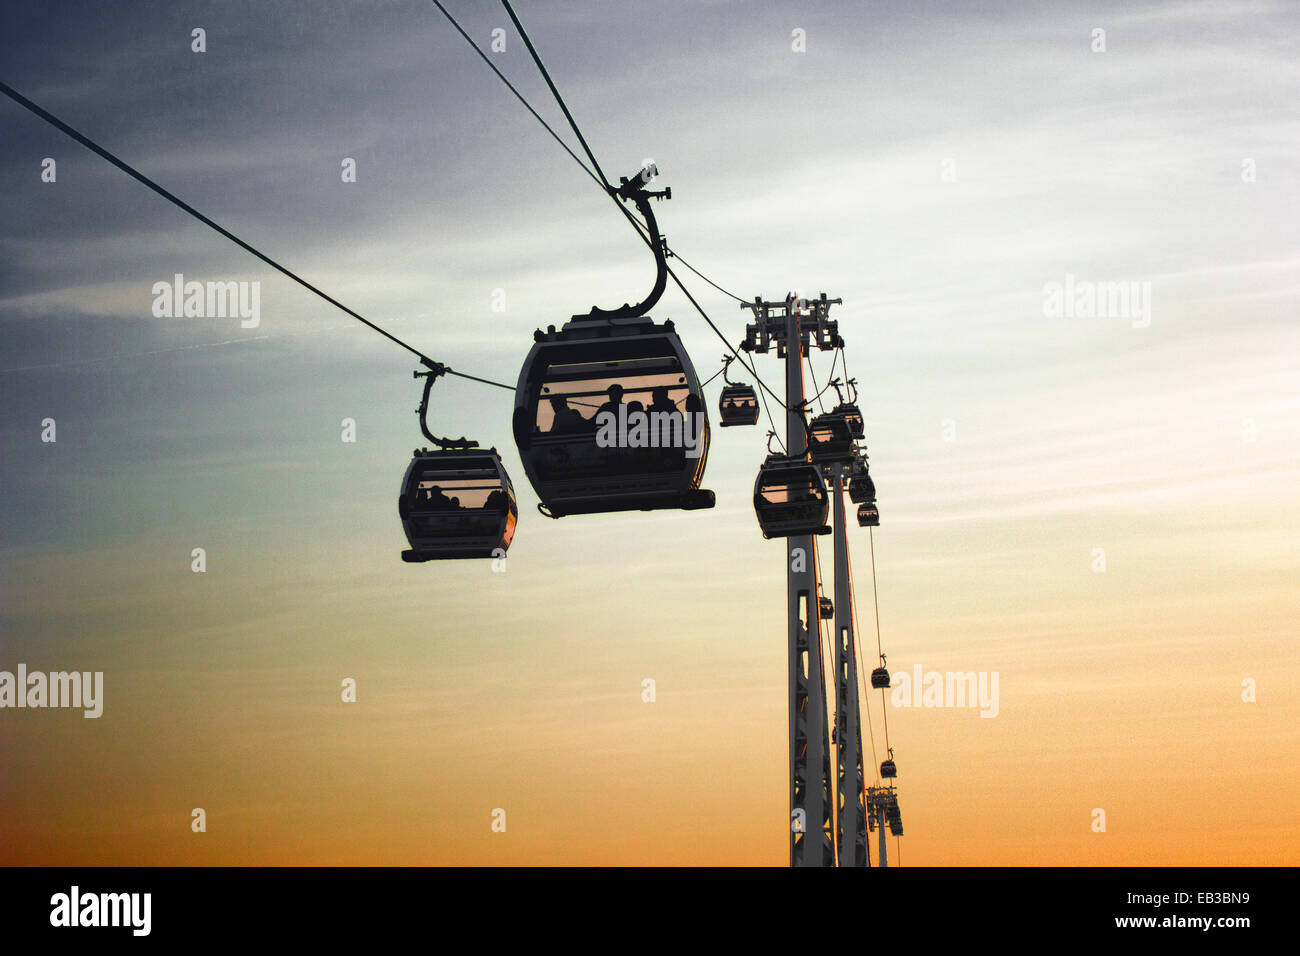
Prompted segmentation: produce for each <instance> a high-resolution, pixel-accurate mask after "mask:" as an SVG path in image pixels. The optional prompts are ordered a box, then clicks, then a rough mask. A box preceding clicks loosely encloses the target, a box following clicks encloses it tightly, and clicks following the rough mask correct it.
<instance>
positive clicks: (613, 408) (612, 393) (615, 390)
mask: <svg viewBox="0 0 1300 956" xmlns="http://www.w3.org/2000/svg"><path fill="white" fill-rule="evenodd" d="M605 393H606V394H607V395H609V401H607V402H606V403H605V404H604V405H601V406H600V408H598V409H597V410H596V415H597V416H599V415H600V413H601V412H609V413H610V414H611V415H613V416H615V417H616V418H617V417H618V409H619V406H620V405H622V404H623V386H622V385H619V384H618V383H617V382H615V383H614V384H613V385H611V386H610V387H609V388H608V389H606V390H605Z"/></svg>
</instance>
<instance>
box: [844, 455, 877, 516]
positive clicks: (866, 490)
mask: <svg viewBox="0 0 1300 956" xmlns="http://www.w3.org/2000/svg"><path fill="white" fill-rule="evenodd" d="M849 499H850V500H851V501H852V502H853V503H854V504H861V503H862V502H864V501H871V502H874V501H875V500H876V483H875V482H874V481H872V480H871V472H870V470H869V469H868V467H867V459H866V458H864V457H863V456H862V455H858V456H857V457H855V458H854V459H853V467H852V470H851V471H850V472H849Z"/></svg>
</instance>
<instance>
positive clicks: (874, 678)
mask: <svg viewBox="0 0 1300 956" xmlns="http://www.w3.org/2000/svg"><path fill="white" fill-rule="evenodd" d="M871 687H872V689H873V690H888V689H889V670H888V668H885V667H877V668H876V669H875V670H873V671H872V672H871Z"/></svg>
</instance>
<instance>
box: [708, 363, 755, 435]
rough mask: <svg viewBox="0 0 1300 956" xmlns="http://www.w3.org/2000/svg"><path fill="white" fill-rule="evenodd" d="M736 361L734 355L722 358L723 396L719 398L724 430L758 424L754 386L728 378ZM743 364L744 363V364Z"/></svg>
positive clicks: (719, 415) (719, 411)
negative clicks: (732, 364) (729, 370)
mask: <svg viewBox="0 0 1300 956" xmlns="http://www.w3.org/2000/svg"><path fill="white" fill-rule="evenodd" d="M733 361H735V356H734V355H724V356H723V357H722V363H723V364H722V381H723V389H722V394H721V395H719V396H718V417H719V419H720V420H721V422H722V427H723V428H729V427H731V426H733V425H757V424H758V393H757V392H755V391H754V386H752V385H746V384H745V383H744V382H733V381H731V379H729V378H727V369H729V368H730V367H731V363H732V362H733ZM742 364H743V363H742Z"/></svg>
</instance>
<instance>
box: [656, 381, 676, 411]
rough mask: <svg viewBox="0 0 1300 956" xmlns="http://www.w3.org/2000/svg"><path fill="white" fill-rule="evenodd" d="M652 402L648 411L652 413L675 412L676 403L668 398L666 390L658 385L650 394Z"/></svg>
mask: <svg viewBox="0 0 1300 956" xmlns="http://www.w3.org/2000/svg"><path fill="white" fill-rule="evenodd" d="M651 396H652V398H653V399H654V401H653V402H651V403H650V411H651V412H652V413H653V412H675V411H677V403H676V402H674V401H673V400H672V399H671V398H669V397H668V389H667V388H665V387H664V386H662V385H660V386H659V387H658V388H656V389H655V390H654V391H653V392H652V393H651Z"/></svg>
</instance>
